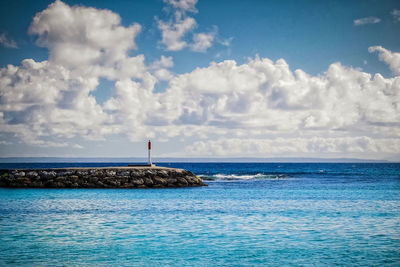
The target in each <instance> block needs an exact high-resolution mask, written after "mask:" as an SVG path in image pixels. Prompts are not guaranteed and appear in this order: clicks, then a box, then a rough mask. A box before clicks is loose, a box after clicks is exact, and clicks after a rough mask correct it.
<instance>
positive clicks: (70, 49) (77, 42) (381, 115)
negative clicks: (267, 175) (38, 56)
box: [0, 1, 400, 158]
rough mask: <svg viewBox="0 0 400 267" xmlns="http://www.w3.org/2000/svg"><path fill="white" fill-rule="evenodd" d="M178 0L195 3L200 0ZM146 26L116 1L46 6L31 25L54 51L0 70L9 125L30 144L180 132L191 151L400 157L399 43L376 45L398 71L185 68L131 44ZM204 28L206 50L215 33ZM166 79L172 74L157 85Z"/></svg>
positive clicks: (281, 63)
mask: <svg viewBox="0 0 400 267" xmlns="http://www.w3.org/2000/svg"><path fill="white" fill-rule="evenodd" d="M169 2H170V4H171V5H172V6H173V7H174V8H180V9H182V10H184V11H185V12H186V10H188V11H190V12H194V10H195V9H194V8H195V3H196V1H186V2H185V1H183V2H182V1H169ZM182 12H183V11H182ZM140 29H141V27H140V25H138V24H132V25H130V26H128V27H124V26H122V25H121V19H120V17H119V15H118V14H115V13H113V12H111V11H109V10H99V9H95V8H88V7H84V6H69V5H66V4H64V3H63V2H61V1H56V2H54V3H53V4H51V5H50V6H49V7H48V8H47V9H45V10H44V11H42V12H40V13H38V14H36V16H35V17H34V19H33V22H32V24H31V26H30V29H29V32H30V33H31V34H32V35H34V36H36V37H37V44H38V45H40V46H43V47H46V48H48V49H49V54H50V57H49V59H48V60H46V61H42V62H36V61H34V60H32V59H25V60H24V61H22V63H21V65H20V66H14V65H8V66H7V67H5V68H2V69H0V129H1V133H3V134H5V133H7V134H13V135H15V136H16V137H17V138H18V139H19V140H21V141H22V142H24V143H26V144H30V145H36V146H44V147H48V146H54V147H57V146H58V147H60V146H61V147H63V146H75V147H76V148H79V147H80V145H79V144H75V143H73V142H72V141H71V140H72V139H73V138H76V137H79V138H85V139H88V140H102V139H105V138H106V137H108V136H112V135H116V134H123V135H126V136H128V137H129V139H130V140H132V141H141V140H143V139H145V138H156V139H157V140H166V141H168V140H171V139H174V138H175V139H176V138H177V139H179V140H185V142H188V143H189V144H188V146H187V147H186V148H182V150H181V151H177V152H175V153H176V155H187V156H200V155H223V156H242V155H249V156H264V157H268V156H272V155H273V156H293V155H296V156H313V155H324V156H331V155H341V156H343V155H354V156H358V157H375V158H376V157H382V156H383V157H386V156H387V157H393V156H399V152H400V142H399V140H400V76H399V74H400V63H399V62H400V61H399V58H400V57H399V55H400V54H399V53H395V52H392V51H389V50H388V49H385V48H383V47H380V46H374V47H370V49H369V52H371V53H372V52H378V56H379V58H380V60H382V61H384V62H385V63H387V64H388V66H389V67H390V68H391V70H392V71H393V73H394V75H395V76H394V77H391V78H385V77H383V76H382V75H380V74H375V75H371V74H369V73H366V72H363V71H361V70H359V69H354V68H352V67H347V66H343V65H342V64H341V63H339V62H337V63H333V64H331V65H330V66H329V68H328V70H327V71H326V72H324V73H323V74H321V75H317V76H312V75H309V74H307V73H306V72H304V71H303V70H301V69H297V70H294V71H293V70H291V69H290V67H289V65H288V63H287V62H286V61H285V60H284V59H279V60H277V61H272V60H270V59H268V58H260V57H254V58H250V59H249V60H248V61H247V62H246V63H244V64H238V63H237V62H235V61H234V60H225V61H222V62H211V63H210V65H209V66H208V67H204V68H197V69H195V70H193V71H191V72H188V73H184V74H180V75H174V74H173V73H171V72H169V70H168V68H171V67H172V66H173V64H174V63H173V59H172V57H165V56H163V57H161V58H160V59H159V60H157V61H155V62H152V63H151V64H146V63H145V57H144V55H141V54H138V55H136V56H130V55H129V53H128V52H129V51H130V50H132V49H137V46H136V44H135V38H136V36H137V35H138V34H139V32H140ZM201 38H203V37H201ZM201 38H200V39H201ZM204 39H205V40H206V41H204V40H203V41H202V42H203V46H199V47H198V49H199V50H202V49H206V47H207V46H208V44H209V43H208V42H207V38H206V37H204ZM210 42H212V40H211V41H210ZM139 49H140V48H139ZM139 51H140V50H139ZM100 79H107V80H109V81H112V82H113V83H114V88H113V92H114V93H113V95H112V97H111V98H110V99H108V100H107V101H106V102H104V103H103V104H99V103H97V102H96V98H95V97H94V96H93V94H92V93H93V92H94V91H95V90H97V88H98V85H99V81H100ZM160 81H169V85H168V88H167V89H166V90H165V92H162V93H159V92H158V93H156V92H155V86H156V84H157V83H158V82H160Z"/></svg>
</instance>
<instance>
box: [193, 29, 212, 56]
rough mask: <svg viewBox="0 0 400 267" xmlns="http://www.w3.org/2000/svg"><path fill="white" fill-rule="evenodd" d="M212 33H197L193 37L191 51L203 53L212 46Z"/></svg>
mask: <svg viewBox="0 0 400 267" xmlns="http://www.w3.org/2000/svg"><path fill="white" fill-rule="evenodd" d="M214 36H215V34H214V33H198V34H195V35H194V36H193V44H192V46H191V49H192V50H193V51H196V52H205V51H206V50H207V49H208V48H210V47H211V46H212V45H213V41H214Z"/></svg>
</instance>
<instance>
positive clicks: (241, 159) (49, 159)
mask: <svg viewBox="0 0 400 267" xmlns="http://www.w3.org/2000/svg"><path fill="white" fill-rule="evenodd" d="M146 161H147V158H144V157H120V158H115V157H0V163H33V162H37V163H46V162H127V163H143V162H146ZM154 162H227V163H229V162H232V163H240V162H243V163H250V162H254V163H275V162H276V163H279V162H281V163H398V162H400V161H389V160H371V159H358V158H296V157H288V158H252V157H236V158H234V157H233V158H228V157H208V158H205V157H198V158H190V157H189V158H180V157H158V158H157V157H156V158H154Z"/></svg>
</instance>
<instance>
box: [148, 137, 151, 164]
mask: <svg viewBox="0 0 400 267" xmlns="http://www.w3.org/2000/svg"><path fill="white" fill-rule="evenodd" d="M148 149H149V158H148V163H149V165H150V166H151V164H152V163H151V141H150V140H149V143H148Z"/></svg>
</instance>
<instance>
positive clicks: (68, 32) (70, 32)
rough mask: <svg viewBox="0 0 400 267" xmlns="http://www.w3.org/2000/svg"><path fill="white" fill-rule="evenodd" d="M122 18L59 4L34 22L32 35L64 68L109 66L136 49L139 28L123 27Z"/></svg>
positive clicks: (103, 12)
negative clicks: (135, 40) (35, 36)
mask: <svg viewBox="0 0 400 267" xmlns="http://www.w3.org/2000/svg"><path fill="white" fill-rule="evenodd" d="M120 23H121V18H120V16H119V15H118V14H115V13H113V12H112V11H110V10H99V9H95V8H88V7H83V6H72V7H71V6H68V5H67V4H65V3H63V2H61V1H60V0H57V1H55V2H54V3H53V4H51V5H49V6H48V8H47V9H45V10H44V11H42V12H40V13H38V14H36V15H35V17H34V18H33V22H32V24H31V26H30V28H29V33H30V34H34V35H37V36H38V40H37V44H38V45H40V46H43V47H47V48H48V49H49V50H50V60H51V61H52V62H54V63H57V64H61V65H63V66H69V67H75V68H86V67H87V66H88V65H98V64H100V65H107V64H108V65H109V64H113V63H114V62H115V61H118V60H121V59H123V58H125V57H126V53H127V51H128V50H130V49H134V48H136V45H135V42H134V39H135V37H136V36H137V34H138V33H139V32H140V29H141V27H140V25H139V24H136V23H134V24H132V25H130V26H129V27H123V26H121V25H120Z"/></svg>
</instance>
